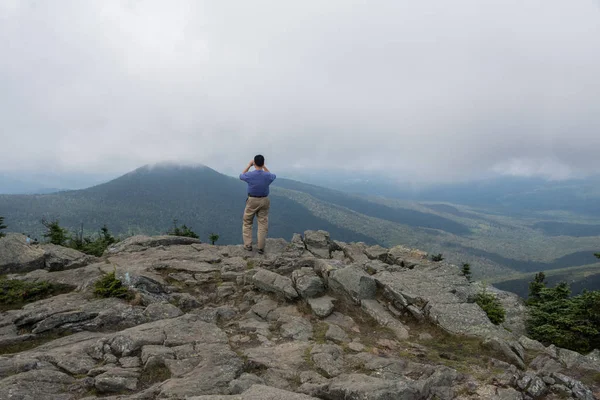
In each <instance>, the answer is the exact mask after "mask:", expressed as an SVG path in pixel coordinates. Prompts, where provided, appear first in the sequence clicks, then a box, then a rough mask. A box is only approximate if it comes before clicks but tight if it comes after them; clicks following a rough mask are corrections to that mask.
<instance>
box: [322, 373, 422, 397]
mask: <svg viewBox="0 0 600 400" xmlns="http://www.w3.org/2000/svg"><path fill="white" fill-rule="evenodd" d="M315 392H316V393H315V395H316V396H317V397H321V398H326V399H368V400H391V399H407V400H409V399H410V400H413V399H414V400H416V399H419V398H421V396H419V391H418V390H417V389H416V388H414V387H412V385H410V384H409V383H408V382H407V381H405V380H401V379H399V380H384V379H380V378H376V377H373V376H367V375H363V374H349V375H346V374H342V375H339V376H337V377H335V378H333V379H331V380H330V381H329V383H328V384H327V385H326V386H322V387H319V388H317V389H316V390H315Z"/></svg>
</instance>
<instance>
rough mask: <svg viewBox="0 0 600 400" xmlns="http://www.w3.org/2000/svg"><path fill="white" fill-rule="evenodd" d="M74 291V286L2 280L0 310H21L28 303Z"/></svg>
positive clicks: (0, 281) (0, 284) (0, 285)
mask: <svg viewBox="0 0 600 400" xmlns="http://www.w3.org/2000/svg"><path fill="white" fill-rule="evenodd" d="M73 289H74V287H73V286H70V285H65V284H60V283H50V282H46V281H43V282H27V281H21V280H18V279H4V278H0V310H9V309H13V308H20V307H21V306H23V305H24V304H26V303H31V302H34V301H37V300H41V299H45V298H47V297H50V296H56V295H58V294H61V293H67V292H70V291H72V290H73Z"/></svg>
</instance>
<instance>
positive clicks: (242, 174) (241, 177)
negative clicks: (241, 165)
mask: <svg viewBox="0 0 600 400" xmlns="http://www.w3.org/2000/svg"><path fill="white" fill-rule="evenodd" d="M253 165H254V160H252V161H250V162H249V163H248V165H247V166H246V169H244V172H242V173H241V174H240V179H241V180H244V175H245V174H246V173H247V172H248V171H249V170H250V168H252V166H253Z"/></svg>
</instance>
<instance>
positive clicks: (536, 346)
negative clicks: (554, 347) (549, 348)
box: [519, 336, 546, 352]
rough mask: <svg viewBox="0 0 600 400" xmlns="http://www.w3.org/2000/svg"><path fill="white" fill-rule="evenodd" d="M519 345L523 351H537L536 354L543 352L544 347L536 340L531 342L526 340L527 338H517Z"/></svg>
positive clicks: (528, 339)
mask: <svg viewBox="0 0 600 400" xmlns="http://www.w3.org/2000/svg"><path fill="white" fill-rule="evenodd" d="M519 343H520V344H521V346H523V348H524V349H525V350H530V351H537V352H545V351H546V346H544V345H543V344H541V343H540V342H538V341H537V340H533V339H530V338H528V337H527V336H521V337H519Z"/></svg>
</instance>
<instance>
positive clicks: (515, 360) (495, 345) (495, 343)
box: [482, 337, 525, 369]
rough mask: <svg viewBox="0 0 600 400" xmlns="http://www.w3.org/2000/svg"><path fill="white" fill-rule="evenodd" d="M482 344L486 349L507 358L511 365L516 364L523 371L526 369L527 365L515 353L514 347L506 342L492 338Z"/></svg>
mask: <svg viewBox="0 0 600 400" xmlns="http://www.w3.org/2000/svg"><path fill="white" fill-rule="evenodd" d="M482 344H483V346H484V347H487V348H489V349H491V350H494V351H497V352H499V353H502V354H503V355H504V357H506V360H507V361H508V362H510V363H511V364H514V365H516V366H517V367H519V368H521V369H525V363H524V362H523V359H522V358H521V356H520V355H519V354H518V352H517V351H515V349H514V345H513V346H511V344H510V343H509V342H507V341H506V340H503V339H500V338H496V337H492V338H489V339H486V340H485V341H484V342H483V343H482Z"/></svg>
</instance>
